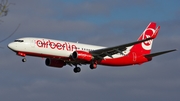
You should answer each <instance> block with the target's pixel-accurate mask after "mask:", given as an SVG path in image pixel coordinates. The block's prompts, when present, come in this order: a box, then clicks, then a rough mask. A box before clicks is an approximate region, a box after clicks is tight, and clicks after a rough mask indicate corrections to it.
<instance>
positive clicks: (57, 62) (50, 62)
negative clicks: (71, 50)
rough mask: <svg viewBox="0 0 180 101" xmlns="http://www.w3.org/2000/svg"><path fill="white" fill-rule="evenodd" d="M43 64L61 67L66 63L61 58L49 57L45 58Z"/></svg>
mask: <svg viewBox="0 0 180 101" xmlns="http://www.w3.org/2000/svg"><path fill="white" fill-rule="evenodd" d="M45 64H46V65H47V66H51V67H56V68H62V67H63V66H65V65H66V63H65V62H64V61H62V60H57V59H49V58H47V59H46V61H45Z"/></svg>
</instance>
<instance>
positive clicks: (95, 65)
mask: <svg viewBox="0 0 180 101" xmlns="http://www.w3.org/2000/svg"><path fill="white" fill-rule="evenodd" d="M89 67H90V69H96V68H97V64H95V63H93V64H90V66H89Z"/></svg>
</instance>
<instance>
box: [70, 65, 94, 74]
mask: <svg viewBox="0 0 180 101" xmlns="http://www.w3.org/2000/svg"><path fill="white" fill-rule="evenodd" d="M89 67H90V69H96V68H97V64H96V63H92V64H90V66H89ZM73 71H74V73H79V72H81V68H80V67H77V65H75V68H74V70H73Z"/></svg>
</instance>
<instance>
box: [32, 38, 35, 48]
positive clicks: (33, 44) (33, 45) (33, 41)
mask: <svg viewBox="0 0 180 101" xmlns="http://www.w3.org/2000/svg"><path fill="white" fill-rule="evenodd" d="M31 47H32V48H34V47H35V40H33V39H32V40H31Z"/></svg>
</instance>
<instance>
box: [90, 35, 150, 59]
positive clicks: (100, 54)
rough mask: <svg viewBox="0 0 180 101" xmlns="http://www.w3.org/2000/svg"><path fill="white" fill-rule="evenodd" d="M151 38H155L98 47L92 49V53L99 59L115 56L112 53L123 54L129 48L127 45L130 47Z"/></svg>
mask: <svg viewBox="0 0 180 101" xmlns="http://www.w3.org/2000/svg"><path fill="white" fill-rule="evenodd" d="M151 39H153V38H147V39H144V40H139V41H135V42H131V43H127V44H123V45H118V46H114V47H109V48H103V49H98V50H94V51H91V52H90V53H91V54H92V55H93V57H94V59H97V60H99V59H103V58H104V57H106V56H109V57H111V58H113V57H112V55H114V54H117V53H120V54H123V51H125V50H126V49H127V47H130V46H133V45H135V44H139V43H142V42H145V41H148V40H151Z"/></svg>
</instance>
